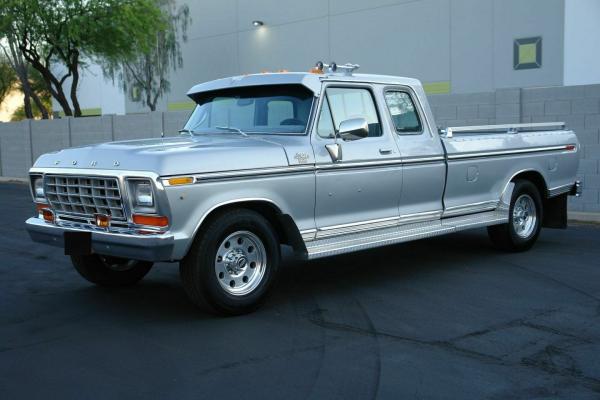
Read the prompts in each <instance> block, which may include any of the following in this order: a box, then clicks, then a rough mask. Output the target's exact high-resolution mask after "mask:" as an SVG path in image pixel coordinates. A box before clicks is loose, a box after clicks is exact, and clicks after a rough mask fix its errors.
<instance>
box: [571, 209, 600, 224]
mask: <svg viewBox="0 0 600 400" xmlns="http://www.w3.org/2000/svg"><path fill="white" fill-rule="evenodd" d="M568 215H569V217H568V219H569V221H572V222H588V223H589V222H591V223H595V224H600V213H593V212H581V211H569V214H568Z"/></svg>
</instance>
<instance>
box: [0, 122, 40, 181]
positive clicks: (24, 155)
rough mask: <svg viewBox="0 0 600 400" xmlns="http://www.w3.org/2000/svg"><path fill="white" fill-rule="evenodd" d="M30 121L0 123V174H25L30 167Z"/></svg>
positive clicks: (14, 175) (16, 176) (13, 175)
mask: <svg viewBox="0 0 600 400" xmlns="http://www.w3.org/2000/svg"><path fill="white" fill-rule="evenodd" d="M30 128H31V121H21V122H11V123H0V176H7V177H13V178H19V177H25V176H27V171H28V170H29V168H30V167H31V164H32V161H31V129H30Z"/></svg>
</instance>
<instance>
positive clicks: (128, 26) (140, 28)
mask: <svg viewBox="0 0 600 400" xmlns="http://www.w3.org/2000/svg"><path fill="white" fill-rule="evenodd" d="M167 26H168V21H167V20H166V19H165V17H164V16H163V14H162V13H161V10H160V9H159V7H157V6H156V3H155V1H154V0H2V2H0V37H4V38H6V37H12V38H13V39H14V40H16V46H17V48H18V49H19V51H20V52H21V53H22V55H23V58H24V59H25V60H26V61H27V63H29V64H30V65H31V66H32V67H33V68H34V69H35V70H37V71H38V72H39V74H40V75H41V77H42V79H43V81H44V82H45V83H46V86H47V88H48V90H49V91H50V93H51V95H52V96H53V97H54V98H55V99H56V101H57V102H58V103H59V104H60V106H61V107H62V109H63V111H64V113H65V115H67V116H72V115H73V116H81V108H80V106H79V101H78V98H77V87H78V85H79V79H80V70H81V68H84V67H85V60H86V59H91V60H96V59H101V60H106V61H109V62H116V61H117V60H123V59H129V58H130V57H131V56H132V54H133V53H135V52H138V51H149V50H150V48H151V47H152V46H154V44H155V33H156V32H157V31H159V32H160V31H164V30H165V29H166V27H167ZM57 62H58V63H60V64H62V65H63V66H64V67H65V68H64V69H63V68H56V65H55V63H57ZM68 79H70V83H71V87H70V90H69V93H68V95H67V93H66V91H65V87H64V84H65V82H66V81H67V80H68Z"/></svg>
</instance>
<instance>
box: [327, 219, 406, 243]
mask: <svg viewBox="0 0 600 400" xmlns="http://www.w3.org/2000/svg"><path fill="white" fill-rule="evenodd" d="M399 220H400V217H389V218H380V219H374V220H371V221H360V222H353V223H349V224H342V225H334V226H325V227H322V228H318V229H317V235H316V238H317V239H318V238H323V237H330V236H338V235H342V234H344V233H352V232H360V231H369V230H373V229H377V228H384V227H387V226H394V225H397V224H398V221H399Z"/></svg>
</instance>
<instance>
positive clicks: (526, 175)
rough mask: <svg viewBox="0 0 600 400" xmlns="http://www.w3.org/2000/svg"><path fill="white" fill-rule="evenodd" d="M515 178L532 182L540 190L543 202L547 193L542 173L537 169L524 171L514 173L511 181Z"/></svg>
mask: <svg viewBox="0 0 600 400" xmlns="http://www.w3.org/2000/svg"><path fill="white" fill-rule="evenodd" d="M516 179H523V180H526V181H529V182H531V183H533V184H534V185H535V187H536V188H537V190H538V191H539V192H540V197H541V198H542V201H543V202H545V200H546V197H547V194H548V187H547V186H546V181H545V180H544V177H543V176H542V174H540V173H539V172H537V171H525V172H521V173H519V174H517V175H515V176H514V177H513V178H512V181H515V180H516ZM512 181H511V182H512Z"/></svg>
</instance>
